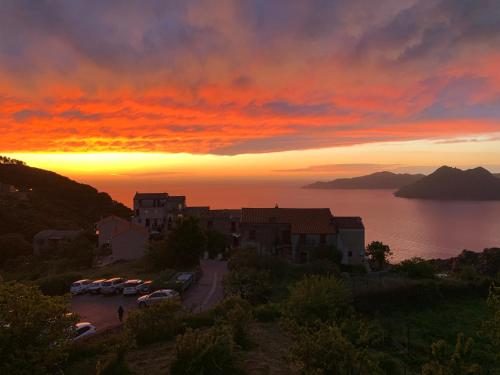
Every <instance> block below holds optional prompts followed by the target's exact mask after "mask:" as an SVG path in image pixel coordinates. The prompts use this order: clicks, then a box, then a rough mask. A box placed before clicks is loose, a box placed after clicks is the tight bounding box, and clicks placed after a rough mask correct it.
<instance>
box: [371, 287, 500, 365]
mask: <svg viewBox="0 0 500 375" xmlns="http://www.w3.org/2000/svg"><path fill="white" fill-rule="evenodd" d="M377 318H378V320H379V322H380V323H381V324H382V326H383V327H384V328H385V330H386V331H387V334H388V338H389V340H388V341H390V342H391V343H392V345H389V346H388V347H387V348H385V349H386V350H387V351H389V352H390V353H391V354H393V356H395V357H396V358H400V359H402V361H403V362H405V363H406V364H407V365H408V366H409V368H410V369H411V370H413V371H414V372H418V370H419V369H420V367H421V365H422V364H423V363H425V362H426V361H427V360H428V359H429V358H430V351H431V344H432V343H434V342H436V341H438V340H440V339H444V340H445V341H446V342H448V344H450V348H451V347H453V346H454V345H455V342H456V337H457V334H458V333H460V332H463V333H464V335H465V336H466V337H471V338H473V339H474V349H473V352H474V354H473V355H474V360H475V361H476V362H477V363H478V364H480V365H481V366H483V368H484V369H488V370H492V369H493V367H494V366H495V363H494V352H493V350H492V348H491V346H490V344H489V342H488V340H487V339H486V338H485V336H484V334H483V332H482V325H483V322H484V321H485V320H486V319H487V318H488V309H487V305H486V301H485V300H484V299H483V298H479V297H475V298H474V297H470V298H463V299H450V300H445V301H443V302H441V303H436V304H434V305H432V306H430V307H423V308H422V307H416V308H413V309H400V310H394V311H393V312H389V313H387V312H385V313H384V315H383V316H379V317H377ZM408 341H409V349H408V344H407V342H408Z"/></svg>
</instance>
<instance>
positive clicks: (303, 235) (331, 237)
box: [240, 207, 365, 264]
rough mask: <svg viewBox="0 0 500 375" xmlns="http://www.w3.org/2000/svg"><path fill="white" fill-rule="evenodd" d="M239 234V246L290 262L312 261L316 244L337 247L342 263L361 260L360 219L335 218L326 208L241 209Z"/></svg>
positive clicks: (362, 229) (361, 229)
mask: <svg viewBox="0 0 500 375" xmlns="http://www.w3.org/2000/svg"><path fill="white" fill-rule="evenodd" d="M240 234H241V246H242V247H254V248H256V249H257V250H258V251H259V252H260V253H267V254H273V255H280V256H283V257H285V258H287V259H289V260H291V261H293V262H308V261H311V260H313V258H314V252H315V251H316V250H317V249H318V248H320V247H324V248H328V247H332V248H333V247H335V248H336V249H338V250H340V251H341V252H342V263H343V264H360V263H362V262H363V259H364V248H365V246H364V241H365V240H364V227H363V223H362V221H361V218H345V217H344V218H341V217H339V218H337V217H334V216H333V215H332V214H331V212H330V209H329V208H279V207H275V208H243V209H242V210H241V223H240Z"/></svg>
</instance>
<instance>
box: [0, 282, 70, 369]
mask: <svg viewBox="0 0 500 375" xmlns="http://www.w3.org/2000/svg"><path fill="white" fill-rule="evenodd" d="M67 305H68V303H67V301H66V300H65V299H64V298H61V297H50V296H46V295H43V294H42V293H40V291H39V290H38V288H36V287H33V286H27V285H24V284H18V283H0V358H1V359H2V360H1V361H0V373H1V374H20V375H22V374H51V373H58V372H60V371H58V369H60V366H61V364H62V363H63V362H64V361H65V360H66V357H67V354H68V348H69V344H70V342H71V341H70V339H71V337H72V332H73V330H72V328H73V325H74V324H75V323H76V317H75V316H73V315H68V314H67V312H68V306H67Z"/></svg>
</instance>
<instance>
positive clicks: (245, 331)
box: [215, 296, 253, 348]
mask: <svg viewBox="0 0 500 375" xmlns="http://www.w3.org/2000/svg"><path fill="white" fill-rule="evenodd" d="M215 316H216V318H217V322H218V323H221V324H223V325H226V326H227V327H229V330H230V332H231V334H232V337H233V340H234V342H235V343H236V344H237V345H238V346H240V347H241V348H248V347H249V345H250V341H251V340H250V325H251V323H252V322H253V316H252V307H251V305H250V303H249V302H248V301H246V300H244V299H243V298H241V297H239V296H232V297H229V298H226V299H225V300H223V301H222V302H221V303H220V304H219V305H218V306H217V307H216V308H215Z"/></svg>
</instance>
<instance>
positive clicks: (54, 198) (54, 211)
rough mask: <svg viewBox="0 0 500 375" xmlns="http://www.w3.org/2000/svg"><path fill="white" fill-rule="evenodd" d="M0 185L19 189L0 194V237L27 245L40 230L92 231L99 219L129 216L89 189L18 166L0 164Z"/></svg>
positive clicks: (119, 207)
mask: <svg viewBox="0 0 500 375" xmlns="http://www.w3.org/2000/svg"><path fill="white" fill-rule="evenodd" d="M0 183H3V184H9V185H14V186H15V187H16V188H17V189H19V192H18V193H0V236H1V235H3V234H7V233H18V234H21V235H22V236H23V237H24V238H25V239H26V240H27V241H30V242H31V240H32V238H33V235H34V234H36V233H37V232H39V231H40V230H43V229H52V228H57V229H80V228H81V229H92V227H93V224H94V223H95V222H96V221H98V220H99V219H100V218H101V217H103V216H107V215H110V214H114V215H117V216H120V217H124V218H128V217H130V215H131V213H132V212H131V210H130V209H129V208H127V207H126V206H124V205H123V204H121V203H118V202H116V201H114V200H112V199H111V197H110V196H109V195H108V194H107V193H103V192H98V191H97V190H96V189H95V188H93V187H92V186H89V185H85V184H80V183H78V182H75V181H73V180H71V179H69V178H67V177H64V176H61V175H58V174H57V173H54V172H50V171H46V170H43V169H38V168H32V167H29V166H26V165H24V164H20V163H11V162H3V163H2V162H1V160H0Z"/></svg>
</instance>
